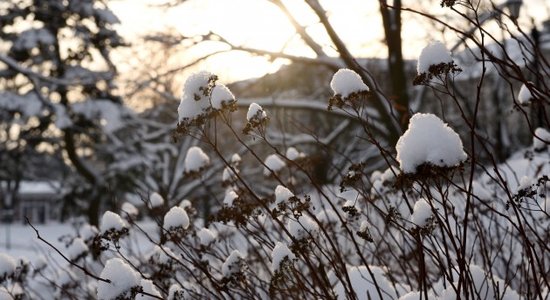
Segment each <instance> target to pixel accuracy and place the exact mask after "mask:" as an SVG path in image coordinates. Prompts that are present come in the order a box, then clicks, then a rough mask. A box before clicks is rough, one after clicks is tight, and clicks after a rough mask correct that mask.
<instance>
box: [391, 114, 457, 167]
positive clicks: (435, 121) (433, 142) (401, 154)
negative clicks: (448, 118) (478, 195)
mask: <svg viewBox="0 0 550 300" xmlns="http://www.w3.org/2000/svg"><path fill="white" fill-rule="evenodd" d="M396 150H397V161H398V162H399V164H400V167H401V170H403V172H405V173H415V172H416V170H417V168H418V167H419V166H420V165H423V164H428V165H433V166H438V167H454V166H457V165H459V164H460V163H462V162H463V161H464V160H466V158H467V156H466V153H465V152H464V150H463V147H462V141H461V140H460V137H459V136H458V134H457V133H456V132H455V131H454V130H453V129H451V128H450V127H449V126H447V124H445V123H443V121H441V119H439V118H438V117H437V116H435V115H433V114H421V113H417V114H415V115H414V116H412V118H411V119H410V122H409V128H408V129H407V131H405V133H404V134H403V135H402V136H401V137H400V138H399V140H398V141H397V145H396Z"/></svg>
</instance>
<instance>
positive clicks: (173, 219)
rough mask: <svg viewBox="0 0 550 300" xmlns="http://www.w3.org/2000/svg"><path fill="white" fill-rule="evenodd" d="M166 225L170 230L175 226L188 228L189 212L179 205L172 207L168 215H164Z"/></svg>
mask: <svg viewBox="0 0 550 300" xmlns="http://www.w3.org/2000/svg"><path fill="white" fill-rule="evenodd" d="M164 227H165V228H166V229H168V230H171V229H174V228H183V229H187V227H189V217H188V216H187V212H185V210H184V209H183V208H181V207H179V206H174V207H172V208H171V209H170V210H169V211H168V212H167V213H166V215H164Z"/></svg>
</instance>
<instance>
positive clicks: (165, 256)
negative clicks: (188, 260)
mask: <svg viewBox="0 0 550 300" xmlns="http://www.w3.org/2000/svg"><path fill="white" fill-rule="evenodd" d="M176 257H178V256H177V255H176V254H175V253H174V252H173V251H172V250H171V249H170V248H168V247H165V246H159V245H155V246H154V247H153V251H152V252H151V254H150V255H149V260H152V261H154V262H155V263H159V264H163V265H168V264H169V263H170V262H171V261H172V260H174V258H176Z"/></svg>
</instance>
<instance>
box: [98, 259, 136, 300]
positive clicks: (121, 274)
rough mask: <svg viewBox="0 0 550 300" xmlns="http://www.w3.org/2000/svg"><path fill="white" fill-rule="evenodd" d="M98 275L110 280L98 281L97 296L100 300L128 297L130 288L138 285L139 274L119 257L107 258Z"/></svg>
mask: <svg viewBox="0 0 550 300" xmlns="http://www.w3.org/2000/svg"><path fill="white" fill-rule="evenodd" d="M100 277H101V278H104V279H107V280H110V281H111V282H110V283H107V282H103V281H100V282H98V284H97V298H98V299H100V300H111V299H117V298H118V297H120V298H125V297H128V296H130V294H131V293H130V290H131V289H132V288H134V287H138V286H140V276H139V274H138V273H137V272H136V271H134V270H133V269H132V267H130V265H128V264H127V263H125V262H124V261H123V260H122V259H120V258H111V259H109V260H108V261H107V263H106V264H105V268H103V271H101V274H100Z"/></svg>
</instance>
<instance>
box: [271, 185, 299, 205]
mask: <svg viewBox="0 0 550 300" xmlns="http://www.w3.org/2000/svg"><path fill="white" fill-rule="evenodd" d="M291 197H294V194H293V193H292V192H291V191H290V190H289V189H287V188H286V187H284V186H282V185H277V187H276V188H275V205H279V203H282V202H285V201H288V199H290V198H291Z"/></svg>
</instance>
